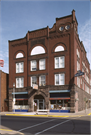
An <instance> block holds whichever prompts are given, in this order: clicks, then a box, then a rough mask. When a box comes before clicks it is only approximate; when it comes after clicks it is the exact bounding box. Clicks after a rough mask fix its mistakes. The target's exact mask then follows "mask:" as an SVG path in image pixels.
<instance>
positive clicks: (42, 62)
mask: <svg viewBox="0 0 91 135" xmlns="http://www.w3.org/2000/svg"><path fill="white" fill-rule="evenodd" d="M39 70H45V59H41V60H39Z"/></svg>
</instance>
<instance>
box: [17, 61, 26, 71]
mask: <svg viewBox="0 0 91 135" xmlns="http://www.w3.org/2000/svg"><path fill="white" fill-rule="evenodd" d="M21 63H23V68H22V70H21ZM17 64H18V71H17ZM23 72H24V62H17V63H16V73H23Z"/></svg>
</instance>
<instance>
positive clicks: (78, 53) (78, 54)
mask: <svg viewBox="0 0 91 135" xmlns="http://www.w3.org/2000/svg"><path fill="white" fill-rule="evenodd" d="M77 56H78V57H79V58H80V52H79V51H78V49H77Z"/></svg>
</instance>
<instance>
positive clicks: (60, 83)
mask: <svg viewBox="0 0 91 135" xmlns="http://www.w3.org/2000/svg"><path fill="white" fill-rule="evenodd" d="M56 75H58V78H59V84H56ZM61 75H64V78H63V83H62V81H61V80H62V78H61ZM54 78H55V85H65V73H60V74H55V75H54Z"/></svg>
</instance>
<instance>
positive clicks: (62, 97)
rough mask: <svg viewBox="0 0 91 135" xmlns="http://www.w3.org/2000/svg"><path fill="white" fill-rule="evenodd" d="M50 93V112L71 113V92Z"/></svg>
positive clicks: (58, 91) (56, 91)
mask: <svg viewBox="0 0 91 135" xmlns="http://www.w3.org/2000/svg"><path fill="white" fill-rule="evenodd" d="M49 93H50V98H49V100H50V104H49V109H50V112H68V113H69V112H70V90H55V91H49Z"/></svg>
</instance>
